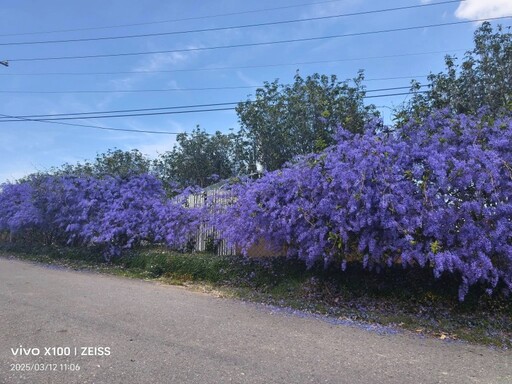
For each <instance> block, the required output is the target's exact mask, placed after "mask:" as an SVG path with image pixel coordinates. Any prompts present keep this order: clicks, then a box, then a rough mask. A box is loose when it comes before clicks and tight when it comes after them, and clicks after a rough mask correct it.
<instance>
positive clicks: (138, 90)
mask: <svg viewBox="0 0 512 384" xmlns="http://www.w3.org/2000/svg"><path fill="white" fill-rule="evenodd" d="M424 86H425V85H422V87H424ZM257 88H261V86H259V85H257V86H252V85H248V86H233V87H230V86H227V87H202V88H201V87H199V88H161V89H126V90H108V89H96V90H94V89H91V90H67V91H33V90H30V91H26V90H21V91H20V90H0V94H3V93H5V94H80V93H154V92H197V91H201V92H204V91H230V90H234V89H257ZM409 88H411V87H410V85H409V86H402V87H391V88H380V89H369V90H366V91H365V92H366V93H368V92H381V91H393V90H398V89H409Z"/></svg>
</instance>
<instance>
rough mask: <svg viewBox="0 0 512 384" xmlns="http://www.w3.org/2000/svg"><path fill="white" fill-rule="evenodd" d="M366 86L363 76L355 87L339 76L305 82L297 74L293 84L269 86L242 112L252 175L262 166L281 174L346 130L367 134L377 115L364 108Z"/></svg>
mask: <svg viewBox="0 0 512 384" xmlns="http://www.w3.org/2000/svg"><path fill="white" fill-rule="evenodd" d="M363 80H364V75H363V72H359V74H358V76H357V77H356V78H355V79H353V81H352V84H351V83H350V82H349V81H339V80H338V79H337V77H336V75H331V76H326V75H320V74H318V73H315V74H313V75H311V76H307V77H306V78H303V77H301V76H300V74H299V73H298V72H297V73H296V75H295V77H294V82H293V84H281V83H279V81H278V80H275V81H273V82H265V83H264V85H263V87H262V88H258V89H257V90H256V94H255V96H254V99H252V100H247V101H244V102H241V103H239V104H238V106H237V108H236V111H237V113H238V117H239V120H240V125H241V128H240V134H241V137H242V138H243V140H242V142H243V145H245V151H242V153H243V154H245V160H246V163H247V164H248V167H249V169H248V170H249V172H254V171H255V164H256V162H259V163H261V164H262V165H263V166H264V168H265V169H267V170H275V169H278V168H280V167H281V166H282V165H283V164H284V163H285V162H287V161H290V160H292V159H293V158H294V157H295V156H297V155H305V154H308V153H313V152H318V151H321V150H323V149H325V148H326V147H327V146H329V145H331V144H332V143H333V135H334V133H335V131H336V127H337V126H338V125H340V124H341V125H342V126H343V127H344V128H345V129H347V130H348V131H350V132H362V131H363V129H364V125H365V123H366V122H367V121H369V120H370V119H371V118H372V117H374V116H375V115H377V111H376V109H375V107H374V106H373V105H368V106H365V104H364V97H365V88H364V86H363V85H362V82H363Z"/></svg>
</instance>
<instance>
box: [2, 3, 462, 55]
mask: <svg viewBox="0 0 512 384" xmlns="http://www.w3.org/2000/svg"><path fill="white" fill-rule="evenodd" d="M459 1H460V0H448V1H442V2H437V3H425V4H416V5H408V6H402V7H394V8H383V9H376V10H370V11H360V12H352V13H342V14H338V15H328V16H317V17H308V18H303V19H292V20H281V21H271V22H265V23H254V24H242V25H231V26H227V27H212V28H202V29H189V30H183V31H169V32H155V33H143V34H134V35H121V36H101V37H85V38H77V39H60V40H36V41H11V42H6V43H0V46H17V45H40V44H64V43H82V42H90V41H94V42H98V41H108V40H121V39H136V38H147V37H157V36H171V35H184V34H191V33H203V32H218V31H225V30H233V29H245V28H258V27H269V26H273V25H284V24H294V23H303V22H309V21H320V20H331V19H339V18H343V17H353V16H362V15H370V14H376V13H385V12H396V11H402V10H408V9H415V8H424V7H432V6H436V5H445V4H450V3H458V2H459Z"/></svg>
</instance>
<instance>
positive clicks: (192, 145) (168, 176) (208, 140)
mask: <svg viewBox="0 0 512 384" xmlns="http://www.w3.org/2000/svg"><path fill="white" fill-rule="evenodd" d="M233 137H234V135H233V134H229V135H225V134H222V133H221V132H216V133H215V134H214V135H209V134H208V133H206V131H204V130H201V129H200V128H199V127H196V129H195V130H193V131H192V132H191V133H190V134H188V133H181V134H179V135H178V136H177V138H176V140H177V144H176V145H175V146H174V148H173V149H172V150H171V151H168V152H165V153H163V154H162V155H160V156H159V158H158V159H157V160H156V161H155V162H154V167H153V169H154V172H155V173H156V174H157V175H158V176H159V177H160V178H161V179H162V180H163V181H164V182H165V183H166V184H167V185H173V184H178V185H180V186H190V185H196V186H200V187H205V186H207V185H209V184H212V183H213V182H215V181H216V180H217V179H225V178H229V177H231V176H233V175H234V173H235V172H236V170H235V166H234V160H233V159H234V152H233V150H234V149H233V147H234V139H233Z"/></svg>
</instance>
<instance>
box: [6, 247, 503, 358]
mask: <svg viewBox="0 0 512 384" xmlns="http://www.w3.org/2000/svg"><path fill="white" fill-rule="evenodd" d="M0 254H2V255H14V256H15V257H18V258H22V259H28V260H33V261H37V262H42V263H46V264H57V265H61V266H65V267H68V268H72V269H79V270H83V269H86V270H94V271H98V272H102V273H110V274H115V275H121V276H127V277H131V278H142V279H150V280H156V281H160V282H162V283H166V284H174V285H185V286H188V287H189V288H191V289H199V290H202V291H210V292H215V293H216V294H218V295H221V296H225V297H236V298H240V299H243V300H250V301H254V302H262V303H267V304H272V305H278V306H286V307H291V308H294V309H299V310H303V311H308V312H312V313H321V314H327V315H330V316H334V317H338V318H343V319H351V320H357V321H363V322H368V323H379V324H382V325H393V326H397V327H399V328H403V329H407V330H410V331H413V332H416V333H421V334H427V335H431V336H433V337H438V338H441V339H445V338H448V339H460V340H466V341H470V342H473V343H478V344H485V345H493V346H498V347H505V348H510V347H512V298H511V297H505V296H503V295H502V294H500V293H499V289H498V290H497V291H498V293H496V294H494V295H493V296H488V295H486V294H485V293H484V292H483V288H481V287H474V288H472V289H471V290H470V292H469V294H468V296H467V297H466V300H465V301H464V302H459V301H458V300H457V289H458V282H457V281H456V279H454V278H453V277H449V276H444V277H442V278H441V279H438V280H436V279H434V278H433V277H432V273H431V271H426V270H420V269H417V270H415V269H408V270H403V269H402V268H395V269H389V270H386V271H384V272H382V273H380V274H377V273H373V272H369V271H366V270H363V269H362V268H361V266H360V265H357V264H352V265H349V267H348V269H347V271H346V272H343V273H341V272H340V271H339V270H336V269H330V270H324V269H323V267H321V266H316V267H314V268H312V269H310V270H307V269H306V268H305V266H304V264H303V263H302V262H299V261H297V260H286V259H282V258H273V259H263V260H251V259H249V260H248V259H245V258H242V257H234V256H233V257H221V256H215V255H211V254H206V253H205V254H203V253H195V254H186V253H177V252H172V251H169V250H167V249H161V248H144V249H139V250H133V251H129V252H126V253H125V254H124V256H123V257H122V258H119V259H116V260H114V261H112V262H111V263H105V262H104V261H103V259H102V258H101V256H99V255H100V252H98V250H97V249H94V248H90V249H84V248H66V247H40V246H38V247H35V246H34V247H32V246H20V245H18V244H14V245H13V244H0Z"/></svg>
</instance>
